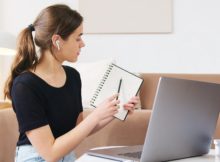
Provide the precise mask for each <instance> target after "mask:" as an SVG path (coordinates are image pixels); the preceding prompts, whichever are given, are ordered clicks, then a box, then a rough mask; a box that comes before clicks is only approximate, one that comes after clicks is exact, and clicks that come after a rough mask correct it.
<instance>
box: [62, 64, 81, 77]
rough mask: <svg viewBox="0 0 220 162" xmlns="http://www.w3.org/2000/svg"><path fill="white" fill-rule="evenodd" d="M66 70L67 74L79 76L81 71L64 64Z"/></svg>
mask: <svg viewBox="0 0 220 162" xmlns="http://www.w3.org/2000/svg"><path fill="white" fill-rule="evenodd" d="M63 68H64V70H65V71H66V72H67V74H75V75H77V76H79V75H80V74H79V72H78V71H77V70H76V69H74V68H73V67H70V66H67V65H63Z"/></svg>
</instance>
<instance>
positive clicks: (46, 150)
mask: <svg viewBox="0 0 220 162" xmlns="http://www.w3.org/2000/svg"><path fill="white" fill-rule="evenodd" d="M115 97H116V96H115V95H114V96H112V97H110V98H108V99H107V100H106V101H105V102H104V103H103V104H102V105H101V106H100V107H99V108H96V109H95V110H94V111H93V112H92V113H91V114H90V115H88V116H87V118H85V119H84V120H83V121H82V122H81V123H79V124H78V125H77V126H76V127H75V128H74V129H72V130H71V131H69V132H67V133H66V134H64V135H62V136H60V137H58V138H56V139H55V138H54V136H53V134H52V131H51V129H50V127H49V125H46V126H43V127H40V128H37V129H33V130H31V131H27V132H26V135H27V137H28V139H29V140H30V142H31V144H32V145H33V146H34V147H35V148H36V150H37V152H38V153H39V154H40V156H41V157H42V158H44V159H45V160H46V161H48V162H55V161H58V160H59V159H61V158H62V157H63V156H65V155H66V154H68V153H69V152H71V151H72V150H73V149H74V148H75V147H76V146H77V145H79V144H80V143H81V142H82V141H83V140H84V139H85V138H86V137H87V136H88V135H89V134H90V133H91V132H92V131H93V129H94V128H95V127H96V126H97V124H98V123H99V122H100V121H102V120H104V119H108V118H109V117H111V116H113V115H114V114H115V113H117V106H116V105H117V104H118V100H115Z"/></svg>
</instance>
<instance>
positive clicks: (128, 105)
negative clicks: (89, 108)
mask: <svg viewBox="0 0 220 162" xmlns="http://www.w3.org/2000/svg"><path fill="white" fill-rule="evenodd" d="M138 102H139V97H136V96H135V97H132V98H131V99H130V100H129V101H128V102H127V103H126V104H124V105H123V107H124V109H125V110H128V111H129V114H132V113H133V111H134V108H135V106H136V104H137V103H138ZM78 119H79V120H77V123H80V121H82V120H83V115H82V114H81V115H80V116H79V118H78ZM113 119H114V116H110V117H109V118H106V119H103V120H102V121H100V122H99V123H98V124H97V125H96V127H95V128H94V129H93V130H92V131H91V132H90V134H89V135H92V134H94V133H96V132H97V131H99V130H100V129H102V128H104V127H105V126H106V125H108V124H109V123H110V122H111V121H112V120H113Z"/></svg>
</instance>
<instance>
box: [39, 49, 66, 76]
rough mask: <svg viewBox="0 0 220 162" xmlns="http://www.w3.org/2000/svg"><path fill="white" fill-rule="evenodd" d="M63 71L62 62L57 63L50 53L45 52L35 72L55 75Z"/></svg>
mask: <svg viewBox="0 0 220 162" xmlns="http://www.w3.org/2000/svg"><path fill="white" fill-rule="evenodd" d="M61 70H63V68H62V62H59V61H58V60H57V59H56V58H55V57H54V56H53V55H52V54H51V52H50V51H45V52H44V53H43V54H42V58H41V59H40V61H39V64H38V65H37V66H36V69H35V71H36V72H37V71H41V72H42V71H43V72H44V73H45V74H50V75H51V74H56V73H58V72H60V71H61Z"/></svg>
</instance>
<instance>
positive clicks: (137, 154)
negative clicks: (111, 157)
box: [118, 151, 142, 159]
mask: <svg viewBox="0 0 220 162" xmlns="http://www.w3.org/2000/svg"><path fill="white" fill-rule="evenodd" d="M141 153H142V151H138V152H128V153H123V154H118V155H120V156H125V157H132V158H137V159H140V158H141Z"/></svg>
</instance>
